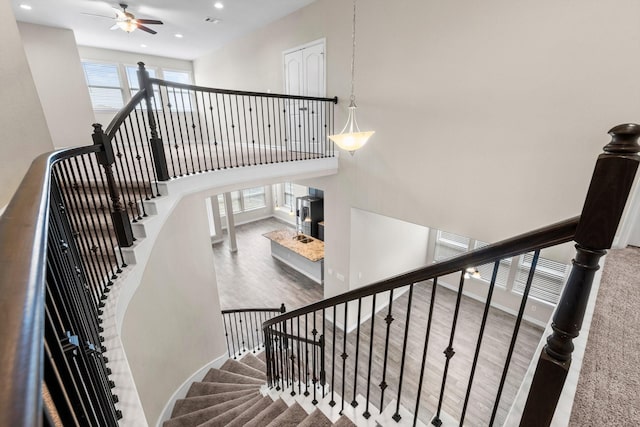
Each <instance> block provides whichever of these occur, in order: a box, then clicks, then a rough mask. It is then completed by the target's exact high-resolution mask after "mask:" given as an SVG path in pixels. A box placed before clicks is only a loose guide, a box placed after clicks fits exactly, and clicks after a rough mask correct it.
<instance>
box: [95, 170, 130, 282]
mask: <svg viewBox="0 0 640 427" xmlns="http://www.w3.org/2000/svg"><path fill="white" fill-rule="evenodd" d="M94 166H95V165H94V163H93V162H91V170H92V172H93V175H94V177H95V178H94V179H95V180H96V182H98V180H100V181H99V182H100V185H101V187H102V188H103V189H104V188H107V183H106V182H105V180H104V176H103V175H102V174H101V173H100V172H99V171H98V172H97V173H96V172H95V169H94ZM98 197H99V199H100V203H101V205H102V206H103V207H105V209H102V213H103V216H104V221H105V223H107V224H108V223H109V216H108V215H107V207H108V206H109V196H108V194H106V193H99V194H98ZM126 218H127V220H128V216H127V217H126ZM111 226H112V230H111V231H114V230H113V220H111ZM108 234H109V238H110V241H111V247H112V248H115V247H117V250H118V253H119V254H120V263H119V264H118V267H119V268H118V269H117V270H116V273H118V274H120V273H122V268H124V267H126V266H127V264H126V263H125V262H124V255H123V254H122V246H121V245H119V244H118V243H117V239H116V240H114V236H115V234H114V232H110V233H108ZM116 260H117V256H116Z"/></svg>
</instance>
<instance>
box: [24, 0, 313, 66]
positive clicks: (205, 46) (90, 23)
mask: <svg viewBox="0 0 640 427" xmlns="http://www.w3.org/2000/svg"><path fill="white" fill-rule="evenodd" d="M220 1H221V2H222V3H223V4H224V8H223V9H216V8H215V7H214V6H213V4H214V3H215V0H130V1H122V3H127V4H128V5H129V7H128V9H127V11H128V12H131V13H133V14H134V15H135V16H136V17H137V18H146V19H159V20H161V21H163V23H164V24H163V25H149V27H150V28H153V29H154V30H156V31H157V32H158V34H155V35H152V34H148V33H145V32H143V31H140V30H135V31H133V32H132V33H125V32H124V31H122V30H114V31H111V30H109V28H111V26H112V25H113V23H114V22H115V21H114V20H110V19H109V18H108V17H115V12H114V11H113V8H114V7H118V2H117V0H116V1H114V2H109V1H102V0H11V3H12V5H13V11H14V14H15V17H16V20H18V21H23V22H30V23H33V24H41V25H48V26H52V27H61V28H67V29H71V30H73V32H74V34H75V37H76V42H77V44H78V45H81V46H94V47H101V48H106V49H115V50H124V51H128V52H136V53H144V54H150V55H160V56H166V57H171V58H180V59H194V58H197V57H199V56H201V55H203V54H206V53H208V52H211V51H213V50H215V49H217V48H219V47H221V46H223V45H224V44H225V43H228V42H230V41H231V40H233V39H234V38H236V37H239V36H241V35H243V34H246V33H248V32H251V31H253V30H254V29H256V28H259V27H261V26H264V25H266V24H268V23H270V22H273V21H275V20H277V19H278V18H281V17H283V16H285V15H288V14H290V13H292V12H294V11H295V10H297V9H300V8H302V7H304V6H307V5H308V4H310V3H312V2H313V1H315V0H220ZM21 4H27V5H29V6H31V7H32V9H31V10H24V9H22V8H21V7H20V5H21ZM87 14H94V15H104V16H105V17H99V16H92V15H87ZM207 17H211V18H215V19H219V20H221V22H220V23H218V24H214V23H210V22H206V21H205V19H206V18H207ZM176 33H179V34H182V35H183V37H182V38H176V37H175V34H176ZM142 45H145V46H146V47H143V46H142Z"/></svg>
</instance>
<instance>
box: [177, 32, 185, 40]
mask: <svg viewBox="0 0 640 427" xmlns="http://www.w3.org/2000/svg"><path fill="white" fill-rule="evenodd" d="M175 36H176V37H177V38H179V39H181V38H183V37H184V36H183V35H182V34H180V33H178V34H176V35H175Z"/></svg>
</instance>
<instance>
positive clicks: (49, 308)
mask: <svg viewBox="0 0 640 427" xmlns="http://www.w3.org/2000/svg"><path fill="white" fill-rule="evenodd" d="M109 149H110V148H109V147H108V146H106V145H103V143H102V141H99V142H97V143H96V144H95V145H92V146H88V147H81V148H74V149H68V150H62V151H58V152H55V153H49V154H44V155H41V156H40V157H38V158H36V160H34V162H33V164H32V165H31V167H30V169H29V171H28V172H27V174H26V175H25V178H24V179H23V181H22V183H21V185H20V187H19V188H18V190H17V192H16V194H15V196H14V197H13V198H12V200H11V202H10V203H9V205H8V207H7V209H6V211H5V213H4V215H3V216H2V218H0V241H1V242H2V245H0V295H2V296H1V297H0V313H2V321H0V336H2V341H1V342H0V359H1V360H0V375H2V377H3V383H2V386H1V387H0V425H7V426H9V425H10V426H33V425H40V424H41V422H42V420H43V418H44V419H45V420H46V422H47V423H48V424H49V425H57V424H55V422H56V421H60V422H62V423H63V425H87V426H115V425H117V420H118V419H119V418H121V416H122V415H121V413H120V411H119V410H118V409H117V407H116V403H117V402H118V398H117V396H116V395H114V394H113V393H112V389H113V387H114V386H115V384H114V383H113V382H112V381H111V380H110V379H109V375H110V370H109V368H108V367H107V362H108V360H107V358H106V357H105V356H104V353H105V351H106V348H105V347H104V346H103V344H102V343H103V341H104V339H103V337H102V332H103V328H102V326H101V323H102V321H101V319H100V315H101V314H102V308H103V307H104V301H105V299H106V298H107V295H108V293H109V291H110V287H111V285H112V284H113V281H114V280H115V279H116V278H117V277H118V275H119V274H120V273H121V272H122V268H123V267H126V264H125V263H124V258H123V255H122V252H121V249H120V246H119V243H118V239H117V237H116V231H115V229H116V227H117V224H116V223H117V221H118V220H119V218H120V217H119V216H118V214H117V213H116V214H114V213H113V212H110V209H109V208H108V207H109V206H110V200H109V195H108V191H105V189H107V188H108V187H109V184H108V182H107V181H108V180H109V177H108V175H106V177H105V175H103V174H102V173H101V171H100V168H101V167H103V168H105V167H106V168H107V169H108V168H109V164H108V160H107V159H106V158H107V157H108V154H107V153H108V151H109ZM43 338H44V339H43ZM43 395H44V396H46V398H45V399H44V401H43Z"/></svg>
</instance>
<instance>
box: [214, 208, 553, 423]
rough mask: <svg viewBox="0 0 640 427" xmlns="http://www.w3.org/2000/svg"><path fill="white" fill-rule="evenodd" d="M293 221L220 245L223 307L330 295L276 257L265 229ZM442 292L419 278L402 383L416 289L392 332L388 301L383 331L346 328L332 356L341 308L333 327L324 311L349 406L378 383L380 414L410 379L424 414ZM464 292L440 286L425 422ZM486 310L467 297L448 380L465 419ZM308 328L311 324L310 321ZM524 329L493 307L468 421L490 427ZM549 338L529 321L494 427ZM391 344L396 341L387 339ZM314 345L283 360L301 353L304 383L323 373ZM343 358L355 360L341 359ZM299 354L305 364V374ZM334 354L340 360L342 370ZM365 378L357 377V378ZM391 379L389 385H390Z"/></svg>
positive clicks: (405, 395)
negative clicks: (232, 245) (234, 248)
mask: <svg viewBox="0 0 640 427" xmlns="http://www.w3.org/2000/svg"><path fill="white" fill-rule="evenodd" d="M283 226H285V225H284V224H283V223H281V222H279V221H277V220H275V219H268V220H263V221H258V222H255V223H252V224H247V225H243V226H239V227H238V228H237V239H238V252H237V253H235V254H232V253H230V252H229V251H228V248H227V246H226V243H222V244H218V245H216V247H215V249H214V253H215V265H216V273H217V278H218V288H219V292H220V298H221V304H222V307H223V308H240V307H260V306H262V307H267V306H273V307H277V306H279V305H280V303H281V302H284V303H285V304H286V305H287V309H288V310H291V309H294V308H297V307H300V306H303V305H306V304H309V303H311V302H314V301H317V300H319V299H321V298H322V286H320V285H317V284H315V283H313V282H312V281H311V280H309V279H307V278H306V277H305V276H303V275H301V274H299V273H297V272H296V271H293V270H291V269H290V268H289V267H287V266H285V265H283V264H282V263H280V262H279V261H277V260H275V259H273V258H271V256H270V247H269V243H268V240H267V239H266V238H264V237H262V234H263V233H264V232H267V231H271V230H274V229H277V228H282V227H283ZM432 288H433V287H432V284H431V283H430V282H425V283H417V284H415V285H414V286H413V294H412V298H411V304H410V308H411V310H410V322H409V325H410V326H409V328H408V330H407V332H406V333H407V340H406V343H407V344H406V351H405V352H404V354H405V355H406V356H405V358H404V371H403V375H402V382H400V378H401V376H400V371H401V366H402V363H403V358H402V354H403V346H404V342H405V339H404V335H405V325H406V318H407V313H408V311H409V310H408V307H409V292H408V291H407V290H408V288H404V291H405V292H404V293H403V294H402V295H401V296H400V297H398V298H397V299H395V300H394V301H393V304H392V310H391V317H392V318H393V321H391V322H390V324H389V326H388V330H387V322H385V318H387V316H388V315H389V314H390V313H389V308H388V306H387V307H385V308H383V309H382V310H380V311H379V312H378V313H377V314H376V315H375V320H374V328H373V333H372V331H371V320H367V321H366V322H363V323H362V325H361V327H360V335H359V338H358V335H357V330H354V331H352V332H350V333H348V334H347V339H346V343H345V340H344V334H343V333H342V331H341V330H340V329H339V328H336V332H335V343H336V344H335V355H336V356H335V358H333V357H332V356H333V354H334V348H333V342H334V339H333V335H334V334H333V323H331V319H332V318H333V313H331V312H330V311H332V310H330V311H329V312H327V313H325V314H326V316H324V323H323V316H322V313H321V312H319V313H316V316H315V321H316V322H315V323H316V324H315V327H316V329H317V331H318V334H321V333H323V334H324V338H325V355H326V357H325V367H324V369H325V373H326V381H327V383H328V385H329V386H331V385H333V388H334V390H335V392H336V393H339V394H341V395H343V396H344V397H345V400H346V401H347V402H351V401H352V400H353V399H354V397H355V396H357V395H362V396H365V397H366V396H367V385H368V384H369V383H370V384H371V386H370V390H369V399H370V407H369V411H370V412H371V413H375V412H374V411H376V410H377V409H375V408H380V402H381V400H382V399H383V402H384V403H383V406H386V405H388V404H389V403H390V402H391V401H392V400H394V399H397V397H398V396H397V394H398V389H399V386H400V384H401V386H402V395H401V403H402V405H403V406H404V407H405V408H406V409H408V410H409V411H410V412H414V411H415V406H416V400H417V399H416V396H417V389H418V383H419V378H420V366H421V360H422V354H423V350H424V344H425V332H426V329H427V326H428V322H427V321H428V315H429V309H430V300H431V292H432ZM456 297H457V293H456V292H453V291H450V290H448V289H445V288H442V287H440V286H438V287H437V288H436V296H435V302H434V306H433V320H432V322H431V329H430V334H429V341H428V346H427V357H426V365H425V366H426V369H425V371H424V378H423V381H422V387H423V388H422V392H421V394H420V405H419V412H418V414H419V418H420V419H421V421H423V422H425V424H427V423H428V422H429V420H430V418H431V416H432V415H433V414H434V413H435V412H436V410H437V407H438V402H439V400H440V395H441V390H442V381H443V374H444V368H445V362H446V357H445V355H444V353H443V352H444V350H445V349H446V348H447V347H448V344H449V340H450V338H451V327H452V322H453V314H454V310H455V305H456V299H457V298H456ZM383 298H384V299H385V300H386V301H387V302H388V298H389V297H388V294H383V295H379V296H378V302H379V301H380V300H381V299H383ZM357 305H358V302H357V301H355V302H353V303H350V304H349V313H351V314H350V315H349V316H350V317H353V316H355V314H354V313H356V312H357ZM369 310H370V309H369ZM343 313H344V305H340V306H338V307H337V310H336V314H337V317H336V318H337V319H338V320H339V323H341V322H342V320H341V318H342V317H343ZM483 313H484V304H482V303H480V302H478V301H475V300H473V299H470V298H467V297H464V296H463V297H462V298H461V301H460V309H459V315H458V319H457V322H456V331H455V334H454V337H453V345H452V348H453V350H454V351H455V354H454V356H453V357H451V359H450V363H449V366H448V371H447V377H446V385H445V387H444V393H442V394H443V399H442V411H443V412H444V413H446V414H447V415H449V416H451V417H452V418H454V419H456V420H460V418H461V415H462V408H463V405H464V402H465V398H466V394H467V390H468V386H469V378H470V372H471V369H472V363H473V359H474V355H475V351H476V345H477V342H478V334H479V330H480V325H481V321H482V317H483ZM365 314H366V313H365V312H364V311H363V313H362V316H363V317H364V316H365ZM369 314H370V313H369ZM313 319H314V316H313V315H309V317H308V319H307V321H306V322H305V319H304V318H301V319H300V323H299V324H300V326H299V328H300V334H301V335H302V336H303V337H304V336H305V335H306V336H307V337H308V338H312V335H313V334H312V331H313V327H314V325H313ZM351 320H353V319H351ZM305 324H308V325H309V326H308V327H306V326H305ZM514 326H515V317H514V316H511V315H509V314H506V313H504V312H502V311H500V310H496V309H493V308H491V309H490V310H489V314H488V318H487V323H486V326H485V329H484V333H483V338H482V343H481V346H480V351H479V354H478V363H477V367H476V370H475V374H474V379H473V383H472V386H471V388H470V392H469V398H468V405H467V408H466V412H465V418H464V425H465V426H487V425H489V424H490V419H491V416H492V412H493V408H494V402H495V401H496V396H497V393H498V388H499V384H500V381H501V377H502V374H503V370H504V366H505V362H506V357H507V351H508V348H509V345H510V343H511V336H512V334H513V331H514ZM287 329H288V332H290V333H291V332H297V329H298V321H297V319H295V320H293V321H291V322H290V323H289V325H288V327H287ZM541 335H542V329H541V328H538V327H536V326H533V325H531V324H528V323H526V322H523V323H522V324H521V326H520V329H519V332H518V335H517V340H516V342H515V347H514V352H513V355H512V357H511V361H510V363H509V367H508V370H507V375H506V378H505V382H504V387H503V390H502V393H501V397H500V400H499V404H498V407H497V410H496V414H495V419H494V422H493V425H496V426H499V425H502V424H503V421H504V419H505V418H506V415H507V413H508V411H509V408H510V406H511V403H512V401H513V399H514V397H515V395H516V393H517V391H518V388H519V386H520V383H521V381H522V378H523V376H524V373H525V372H526V369H527V367H528V365H529V362H530V360H531V358H532V356H533V353H534V351H535V348H536V346H537V344H538V342H539V340H540V338H541ZM371 336H373V346H372V349H373V350H372V351H371V352H370V351H369V348H370V342H371V338H370V337H371ZM387 340H388V345H386V342H387ZM356 346H357V347H358V358H357V359H358V366H357V376H356V375H354V371H355V370H356V366H355V362H356V357H355V354H356ZM309 347H311V346H309ZM309 347H305V346H304V345H300V348H299V350H300V354H298V345H297V343H293V344H292V345H291V347H290V348H292V349H293V354H291V353H287V354H285V357H284V358H282V359H281V360H284V364H285V365H286V362H287V361H290V360H291V356H294V359H293V360H294V365H293V369H289V370H287V375H286V376H287V378H286V379H287V380H288V381H289V382H291V381H292V380H293V381H297V380H298V378H299V376H300V375H302V376H303V378H304V377H305V376H306V374H305V371H306V369H305V368H306V366H307V365H308V371H309V374H308V375H309V377H312V376H313V365H314V359H313V351H312V348H309ZM307 350H309V362H308V363H307V362H306V361H305V354H306V351H307ZM385 353H386V360H387V362H386V364H385V362H384V361H385ZM343 354H344V355H346V357H344V358H343V357H341V355H343ZM370 354H371V355H372V358H371V360H372V363H371V374H369V369H368V367H369V357H370ZM343 359H344V360H345V362H344V367H343ZM298 360H300V361H302V363H301V364H302V369H300V370H299V369H298ZM333 360H335V361H336V365H335V367H334V366H333ZM315 362H316V363H315V365H316V366H318V367H317V368H316V373H318V372H319V370H320V368H319V360H317V358H316V360H315ZM343 369H344V370H345V375H344V376H345V378H347V383H346V384H345V385H344V393H343V391H342V390H343V386H342V377H343V375H342V370H343ZM299 372H300V373H299ZM355 377H357V382H355V381H354V378H355ZM369 378H370V380H369ZM381 384H384V386H383V387H381ZM383 389H384V392H383ZM302 391H304V389H302ZM309 391H312V389H311V390H309ZM383 409H384V408H383ZM359 410H361V411H363V412H364V410H365V408H364V407H362V406H360V407H359Z"/></svg>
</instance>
